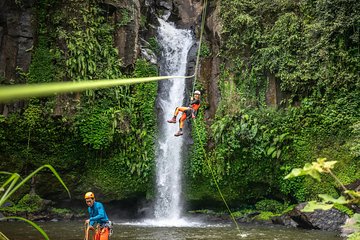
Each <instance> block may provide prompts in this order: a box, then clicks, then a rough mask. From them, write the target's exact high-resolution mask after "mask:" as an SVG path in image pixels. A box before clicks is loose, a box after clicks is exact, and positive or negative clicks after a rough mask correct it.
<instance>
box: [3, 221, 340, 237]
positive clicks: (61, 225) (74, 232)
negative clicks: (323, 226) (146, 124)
mask: <svg viewBox="0 0 360 240" xmlns="http://www.w3.org/2000/svg"><path fill="white" fill-rule="evenodd" d="M38 224H39V225H40V226H41V227H42V228H43V229H44V230H45V231H46V232H47V234H48V235H49V237H50V239H52V240H60V239H64V240H65V239H66V240H79V239H81V240H82V239H83V238H84V234H83V222H79V221H73V222H44V223H38ZM239 226H240V232H239V231H238V230H237V229H236V228H235V227H233V226H231V225H224V224H219V225H215V224H212V225H206V224H204V225H202V226H196V227H156V226H150V225H148V226H146V225H144V224H136V223H134V224H131V223H116V222H115V225H114V234H113V236H112V237H111V240H120V239H128V240H135V239H139V240H140V239H144V240H145V239H146V240H151V239H153V240H155V239H156V240H190V239H202V240H205V239H209V240H210V239H226V240H233V239H244V240H259V239H260V240H261V239H264V240H265V239H266V240H267V239H268V240H270V239H271V240H282V239H288V240H341V239H343V238H341V237H339V236H338V233H334V232H326V231H318V230H303V229H296V228H286V227H282V226H276V225H269V226H262V225H254V224H251V225H248V224H246V225H242V224H241V225H239ZM0 231H1V232H3V233H4V234H5V235H7V237H9V239H11V240H27V239H43V238H42V237H41V235H40V234H39V233H38V232H37V231H36V230H34V229H33V228H32V227H30V226H29V225H28V224H26V223H22V222H0Z"/></svg>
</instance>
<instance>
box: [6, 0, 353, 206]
mask: <svg viewBox="0 0 360 240" xmlns="http://www.w3.org/2000/svg"><path fill="white" fill-rule="evenodd" d="M80 3H82V4H80ZM79 4H80V5H79ZM60 5H61V8H60ZM75 5H76V6H77V7H74V6H75ZM50 6H57V7H50ZM359 9H360V2H359V1H356V0H334V1H325V0H324V1H314V0H300V1H291V0H276V1H273V0H261V1H260V0H246V1H244V0H223V1H221V10H220V16H221V21H222V22H221V25H222V31H221V43H220V53H217V52H212V51H211V47H209V48H206V54H204V55H203V56H202V57H203V58H207V57H214V56H216V55H218V54H220V55H219V56H220V58H221V59H222V65H221V66H220V69H221V70H220V73H221V74H220V81H219V88H220V92H221V99H220V102H219V105H218V108H217V112H216V117H215V118H214V119H205V117H204V112H205V111H206V104H207V102H206V100H205V99H206V98H204V100H205V103H204V107H203V108H202V109H201V112H200V114H199V115H198V118H197V124H196V125H193V138H194V145H193V146H192V149H191V153H190V155H189V158H188V159H187V162H186V164H185V168H184V174H185V179H186V188H185V191H184V192H185V197H186V199H187V200H188V201H200V202H201V201H202V202H203V203H204V204H205V202H209V201H214V202H220V203H219V205H221V200H220V199H219V196H218V193H217V192H216V190H214V186H213V182H212V180H211V177H210V173H209V171H208V168H207V166H206V163H205V161H204V153H205V152H206V153H207V155H208V156H207V157H209V159H210V161H211V163H212V165H213V166H214V169H215V172H216V178H217V181H218V182H219V184H220V186H221V189H222V190H223V191H224V194H225V196H226V198H227V199H228V200H229V201H230V203H231V206H232V207H234V208H240V207H241V206H242V205H252V206H257V207H258V208H259V209H261V210H264V211H269V210H270V209H276V211H281V210H283V209H284V208H286V207H287V206H288V205H290V204H294V203H297V202H302V201H307V200H313V199H316V198H318V196H317V195H318V193H323V192H326V193H328V194H331V195H332V196H334V197H336V196H339V186H338V185H337V184H336V183H335V182H334V181H332V179H330V178H327V177H326V176H324V178H323V181H321V182H316V181H315V180H313V179H311V178H305V177H298V178H295V179H291V180H285V179H284V177H285V176H286V175H287V174H289V173H290V172H291V170H292V169H293V168H299V167H302V166H303V165H304V164H305V163H307V162H310V161H312V160H315V159H316V158H319V157H325V158H327V159H329V160H331V161H337V162H338V163H337V168H336V170H334V171H336V175H337V176H338V178H339V179H340V180H341V182H342V183H344V184H345V185H346V184H350V183H352V182H354V181H355V180H356V179H359V177H360V171H359V169H360V165H359V164H360V161H359V160H360V137H359V136H360V135H359V133H360V112H359V109H360V81H359V72H360V61H359V59H360V15H359V14H358V10H359ZM36 12H37V19H38V21H37V22H38V28H37V29H38V33H37V35H38V38H37V42H36V46H35V47H34V50H33V51H34V52H33V58H32V63H31V66H30V69H29V71H28V72H24V71H22V70H21V69H19V77H20V78H22V79H23V80H24V81H26V82H28V83H42V82H53V81H55V82H56V81H82V80H85V79H105V78H118V77H125V78H126V77H129V78H130V77H146V76H156V75H157V74H158V72H157V67H156V66H155V65H152V64H150V63H149V62H147V61H146V60H144V59H140V58H139V59H138V60H137V61H136V63H135V64H134V66H132V68H130V69H126V68H124V67H123V66H122V62H121V61H120V60H119V58H118V51H117V49H116V48H115V47H114V45H113V40H114V39H113V35H114V31H115V29H116V28H117V27H121V26H123V25H124V24H128V23H129V21H131V16H128V15H126V16H127V17H126V19H122V20H123V21H121V24H114V19H111V17H108V16H107V15H106V14H104V13H103V10H102V9H101V7H100V6H99V5H98V4H97V1H95V0H91V1H87V2H86V3H84V2H83V1H80V0H72V1H69V2H68V3H66V4H64V3H62V2H58V1H54V0H40V1H39V4H38V5H37V7H36ZM45 23H46V24H45ZM143 24H144V25H146V22H144V23H143ZM149 42H151V43H153V44H152V45H154V46H155V47H156V40H155V38H152V39H150V41H149ZM225 56H226V57H225ZM270 81H273V82H275V83H276V86H277V87H278V92H279V94H280V99H279V101H278V102H277V103H276V104H275V105H271V106H269V103H268V102H267V97H266V96H267V91H268V88H269V82H270ZM199 87H200V88H202V89H204V90H205V96H206V88H205V86H201V85H199ZM156 92H157V84H156V83H146V84H139V85H132V86H121V87H114V88H110V89H103V90H89V91H87V92H84V93H81V94H64V95H60V96H56V97H44V98H36V99H35V98H34V99H30V100H28V101H26V107H25V108H23V109H19V110H18V111H16V112H12V113H10V114H9V115H7V116H1V115H0V140H1V141H0V149H1V153H0V160H1V161H0V167H1V169H6V170H8V171H10V170H11V171H10V172H19V173H23V174H28V173H30V172H32V171H33V170H34V169H37V168H38V167H40V166H42V165H44V164H51V165H52V166H53V167H54V168H55V169H56V170H57V171H58V172H59V174H60V175H61V177H62V179H63V180H64V182H65V183H66V185H67V186H68V187H69V189H70V190H71V192H72V196H73V197H74V198H76V196H79V198H81V196H82V194H83V192H84V190H86V189H89V190H90V189H91V190H93V191H98V192H101V194H102V195H103V196H104V200H105V201H106V200H114V199H128V198H133V197H139V198H147V199H151V198H152V197H153V194H154V190H153V186H154V184H153V173H154V172H153V170H154V166H155V162H154V161H155V159H154V148H155V139H156V137H157V135H156V115H155V111H154V109H155V107H154V103H155V98H156ZM59 106H61V107H60V108H59ZM195 132H197V133H198V134H195ZM200 138H201V139H200ZM204 149H205V150H206V151H204ZM48 178H49V177H48V176H47V175H46V174H45V173H41V174H39V177H37V178H36V191H37V193H39V194H40V195H41V197H43V198H49V199H55V198H56V199H61V198H62V193H61V192H60V191H58V190H57V189H58V188H60V187H59V186H58V185H59V183H57V182H52V181H51V182H50V181H48ZM29 188H30V186H29V187H28V188H24V190H23V192H21V191H20V192H19V194H17V195H16V194H14V196H13V198H14V199H13V201H14V202H17V201H18V200H19V199H20V197H21V196H23V194H24V193H25V192H28V190H29ZM48 189H54V190H53V191H48ZM94 189H95V190H94ZM274 211H275V210H274Z"/></svg>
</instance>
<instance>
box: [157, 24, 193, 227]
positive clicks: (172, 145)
mask: <svg viewBox="0 0 360 240" xmlns="http://www.w3.org/2000/svg"><path fill="white" fill-rule="evenodd" d="M159 23H160V26H159V28H158V42H159V45H160V46H161V49H162V59H161V62H162V64H161V66H160V73H161V75H173V76H174V75H175V76H184V75H185V74H186V66H187V56H188V52H189V50H190V48H191V46H192V45H193V44H194V41H195V40H194V37H193V34H192V32H191V31H190V30H184V29H176V27H175V26H174V24H172V23H168V22H166V21H164V20H162V19H159ZM160 84H161V85H159V92H158V93H159V94H158V99H157V107H158V108H159V110H158V111H159V117H158V120H159V122H160V124H159V139H158V147H157V152H156V156H157V157H156V158H157V159H156V185H157V198H156V202H155V219H156V220H157V221H160V222H164V223H166V224H169V225H171V224H174V225H176V222H177V221H179V220H180V218H181V210H182V204H181V191H182V187H181V185H182V181H181V175H182V155H183V154H182V153H181V150H182V146H183V139H184V138H183V137H175V136H174V133H175V132H176V131H177V130H178V128H179V124H178V122H177V123H176V124H170V123H167V122H166V120H167V119H169V118H171V117H172V116H173V113H174V110H175V108H176V107H177V106H181V105H182V104H183V102H184V91H185V79H170V80H166V81H163V82H162V83H160ZM178 119H179V116H178Z"/></svg>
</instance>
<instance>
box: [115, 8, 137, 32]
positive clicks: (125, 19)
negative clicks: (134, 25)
mask: <svg viewBox="0 0 360 240" xmlns="http://www.w3.org/2000/svg"><path fill="white" fill-rule="evenodd" d="M132 18H133V17H132V15H131V11H129V10H127V9H124V8H123V9H121V11H120V20H119V21H118V22H117V23H116V25H117V26H118V27H123V26H126V25H128V24H129V23H130V22H131V21H132V20H133V19H132Z"/></svg>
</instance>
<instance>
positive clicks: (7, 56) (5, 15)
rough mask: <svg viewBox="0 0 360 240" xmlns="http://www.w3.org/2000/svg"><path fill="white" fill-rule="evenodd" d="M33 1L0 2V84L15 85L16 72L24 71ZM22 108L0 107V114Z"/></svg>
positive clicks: (27, 63) (17, 105)
mask: <svg viewBox="0 0 360 240" xmlns="http://www.w3.org/2000/svg"><path fill="white" fill-rule="evenodd" d="M33 6H34V1H31V0H29V1H24V2H23V3H21V4H20V3H18V4H17V3H15V1H12V0H1V1H0V84H4V83H5V84H9V83H14V82H16V83H19V82H21V78H19V76H18V75H17V69H21V70H22V71H25V72H26V71H28V70H29V66H30V62H31V49H32V47H33V43H34V27H33V23H34V12H33V9H32V7H33ZM22 106H23V103H22V102H17V103H13V104H7V105H1V104H0V114H3V115H7V114H8V112H10V111H13V110H14V109H17V108H20V107H22Z"/></svg>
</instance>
